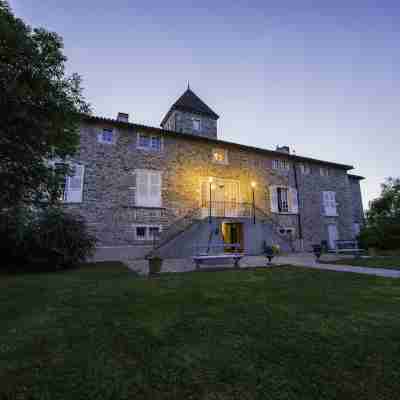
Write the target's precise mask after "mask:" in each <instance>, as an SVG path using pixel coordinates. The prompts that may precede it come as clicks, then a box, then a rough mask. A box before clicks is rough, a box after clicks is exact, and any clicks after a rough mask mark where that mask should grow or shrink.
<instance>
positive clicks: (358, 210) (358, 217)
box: [349, 175, 364, 225]
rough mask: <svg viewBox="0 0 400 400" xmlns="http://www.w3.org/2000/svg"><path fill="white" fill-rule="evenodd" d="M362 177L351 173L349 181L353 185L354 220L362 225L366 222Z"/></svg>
mask: <svg viewBox="0 0 400 400" xmlns="http://www.w3.org/2000/svg"><path fill="white" fill-rule="evenodd" d="M360 178H361V177H359V176H356V175H349V183H350V187H351V198H352V205H353V222H354V223H356V224H361V225H362V224H363V223H364V211H363V204H362V196H361V188H360ZM361 179H362V178H361Z"/></svg>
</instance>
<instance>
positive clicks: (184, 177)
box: [66, 121, 353, 249]
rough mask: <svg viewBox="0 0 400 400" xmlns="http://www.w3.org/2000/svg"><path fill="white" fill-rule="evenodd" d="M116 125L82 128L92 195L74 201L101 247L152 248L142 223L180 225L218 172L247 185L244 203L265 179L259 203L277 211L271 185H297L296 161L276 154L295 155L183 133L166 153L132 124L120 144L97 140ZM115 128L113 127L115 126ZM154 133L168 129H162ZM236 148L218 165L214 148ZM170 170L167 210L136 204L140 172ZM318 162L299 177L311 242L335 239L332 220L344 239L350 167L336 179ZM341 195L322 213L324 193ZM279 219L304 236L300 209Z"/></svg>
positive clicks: (169, 141) (121, 131)
mask: <svg viewBox="0 0 400 400" xmlns="http://www.w3.org/2000/svg"><path fill="white" fill-rule="evenodd" d="M107 124H111V122H110V123H108V122H106V121H105V122H102V123H100V122H90V121H89V122H86V123H85V124H84V125H82V127H81V144H80V151H79V154H78V155H77V157H76V158H77V160H80V161H81V162H82V163H83V164H84V165H85V177H84V193H83V202H82V203H81V204H71V205H66V207H68V208H69V209H71V210H75V211H79V212H80V213H81V214H83V215H84V216H85V217H86V219H87V221H88V223H89V226H90V227H91V229H92V230H93V231H94V232H96V234H97V236H98V238H99V240H100V245H108V246H110V245H112V246H113V245H138V246H143V245H150V244H151V243H147V242H146V243H144V242H143V241H135V240H134V227H133V225H134V224H141V223H143V224H160V225H162V227H163V229H168V226H170V225H171V224H175V223H176V221H177V220H179V219H180V218H182V217H183V216H184V215H185V214H186V213H187V212H189V211H190V210H193V209H194V208H197V207H200V194H201V181H202V179H207V178H208V177H210V176H212V177H215V178H225V179H234V180H237V181H238V182H239V185H240V195H241V198H240V201H241V202H248V203H251V201H252V189H251V186H250V183H251V182H252V181H254V182H256V183H257V187H256V189H255V203H256V206H257V207H258V208H259V209H261V210H262V211H263V212H264V213H266V214H271V212H270V193H269V186H270V185H279V184H282V185H285V186H292V187H295V176H294V168H293V164H290V169H289V170H279V171H278V170H273V169H272V159H273V158H274V159H276V158H278V157H280V158H287V156H285V155H284V154H281V155H276V156H274V155H269V154H266V153H262V152H257V151H253V150H248V149H243V148H240V147H237V146H232V145H229V144H224V145H220V144H218V145H216V144H215V143H213V142H211V141H206V140H204V141H203V140H196V139H191V138H188V137H182V138H180V137H177V136H176V135H163V138H162V151H161V152H155V151H145V150H140V149H138V148H137V146H136V143H137V133H138V131H135V130H134V129H133V128H132V127H129V128H128V127H126V128H121V127H119V128H117V129H116V132H117V136H116V141H115V144H112V145H109V144H101V143H98V142H97V134H98V133H99V132H100V131H101V129H103V128H105V127H108V126H107ZM110 127H111V125H110ZM154 134H160V133H159V131H157V130H155V131H154ZM215 148H222V149H226V150H227V151H228V159H229V164H228V165H222V164H216V163H214V162H213V159H212V153H213V149H215ZM138 168H141V169H155V170H160V171H162V207H161V208H159V209H147V208H143V207H135V204H134V191H133V190H132V187H134V185H135V182H134V175H133V174H132V172H133V171H134V170H135V169H138ZM318 168H319V166H317V165H316V166H315V168H313V171H312V173H311V174H310V175H301V174H300V172H299V171H298V172H297V175H298V184H299V198H300V204H299V206H300V222H301V225H302V227H303V238H304V244H305V247H306V248H307V249H309V248H310V246H311V244H312V243H319V242H320V241H321V239H326V238H327V230H326V229H327V228H326V225H327V224H328V223H336V224H337V225H338V229H339V235H340V238H343V239H344V238H349V237H350V236H349V235H350V232H351V229H352V222H353V221H352V220H353V218H352V212H353V208H352V191H351V189H350V185H349V183H348V179H347V175H346V171H345V170H342V169H339V168H337V169H331V171H332V174H331V176H329V177H321V176H319V174H318V173H317V172H318V171H319V169H318ZM322 190H331V191H335V192H336V194H337V201H338V203H339V206H338V210H339V216H338V217H337V218H327V217H324V216H323V215H322V208H321V204H322V202H321V191H322ZM272 217H273V218H274V220H275V221H276V222H277V223H278V224H281V225H282V226H285V227H293V228H294V229H295V235H296V237H298V234H299V218H298V216H297V215H293V214H282V215H278V214H274V215H272Z"/></svg>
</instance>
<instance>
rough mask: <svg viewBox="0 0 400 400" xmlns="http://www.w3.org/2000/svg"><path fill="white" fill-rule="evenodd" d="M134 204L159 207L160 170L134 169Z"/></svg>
mask: <svg viewBox="0 0 400 400" xmlns="http://www.w3.org/2000/svg"><path fill="white" fill-rule="evenodd" d="M135 176H136V194H135V205H136V206H142V207H161V172H160V171H155V170H145V169H142V170H136V171H135Z"/></svg>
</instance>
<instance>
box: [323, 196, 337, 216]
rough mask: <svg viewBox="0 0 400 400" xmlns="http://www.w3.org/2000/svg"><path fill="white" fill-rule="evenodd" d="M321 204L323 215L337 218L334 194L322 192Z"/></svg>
mask: <svg viewBox="0 0 400 400" xmlns="http://www.w3.org/2000/svg"><path fill="white" fill-rule="evenodd" d="M322 204H323V208H324V214H325V215H326V216H328V217H334V216H337V209H336V193H335V192H322Z"/></svg>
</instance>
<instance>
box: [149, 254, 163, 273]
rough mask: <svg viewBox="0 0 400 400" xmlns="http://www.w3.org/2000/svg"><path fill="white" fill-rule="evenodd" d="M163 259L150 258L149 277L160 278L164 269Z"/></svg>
mask: <svg viewBox="0 0 400 400" xmlns="http://www.w3.org/2000/svg"><path fill="white" fill-rule="evenodd" d="M162 262H163V260H162V258H161V257H157V256H156V257H151V258H149V276H158V275H160V273H161V268H162Z"/></svg>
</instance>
